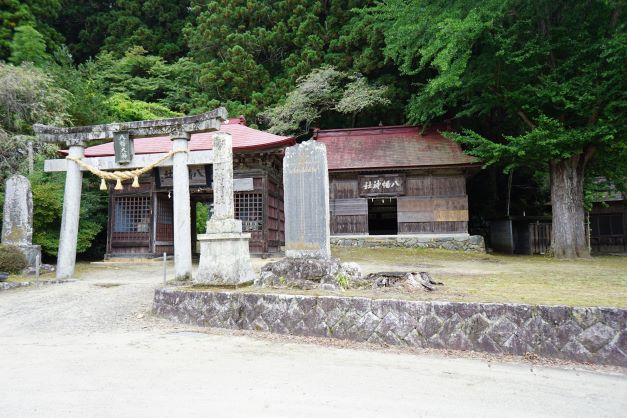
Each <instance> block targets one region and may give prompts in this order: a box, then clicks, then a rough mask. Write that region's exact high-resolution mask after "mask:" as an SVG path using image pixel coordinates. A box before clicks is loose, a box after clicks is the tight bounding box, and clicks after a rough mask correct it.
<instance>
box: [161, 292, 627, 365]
mask: <svg viewBox="0 0 627 418" xmlns="http://www.w3.org/2000/svg"><path fill="white" fill-rule="evenodd" d="M153 311H154V313H155V314H156V315H159V316H162V317H165V318H168V319H170V320H175V321H179V322H182V323H187V324H193V325H200V326H210V327H218V328H230V329H244V330H261V331H270V332H274V333H279V334H291V335H301V336H316V337H331V338H339V339H346V340H353V341H366V342H371V343H383V344H391V345H405V346H411V347H430V348H445V349H453V350H474V351H482V352H488V353H507V354H513V355H524V354H526V353H533V354H537V355H539V356H544V357H556V358H561V359H567V360H574V361H578V362H591V363H599V364H612V365H617V366H623V367H627V354H626V353H627V310H626V309H618V308H572V307H566V306H544V305H517V304H496V303H458V302H419V301H401V300H385V299H380V300H373V299H366V298H351V297H336V296H301V295H279V294H255V293H237V292H227V291H219V292H218V291H216V292H212V291H192V290H177V289H173V288H165V289H157V290H156V291H155V298H154V306H153Z"/></svg>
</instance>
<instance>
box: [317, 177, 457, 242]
mask: <svg viewBox="0 0 627 418" xmlns="http://www.w3.org/2000/svg"><path fill="white" fill-rule="evenodd" d="M401 173H404V174H406V187H405V194H404V195H400V196H397V216H398V233H399V234H442V233H466V232H468V196H467V195H466V178H465V176H464V174H463V173H461V172H454V171H448V172H447V171H442V172H432V173H425V172H416V171H414V172H411V171H409V172H401ZM330 177H331V178H330V186H329V187H330V190H329V198H330V208H331V233H332V234H334V235H340V234H367V233H368V198H366V197H362V196H360V193H359V180H358V179H359V173H354V174H353V173H344V174H331V176H330Z"/></svg>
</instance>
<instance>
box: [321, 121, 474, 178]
mask: <svg viewBox="0 0 627 418" xmlns="http://www.w3.org/2000/svg"><path fill="white" fill-rule="evenodd" d="M314 139H315V140H317V141H319V142H322V143H323V144H325V145H326V147H327V158H328V164H329V170H357V169H370V168H375V169H376V168H378V169H381V168H410V167H429V166H467V165H477V164H478V160H477V159H475V158H474V157H471V156H469V155H466V154H464V152H463V151H462V149H461V147H460V146H459V144H457V143H455V142H453V141H451V140H450V139H447V138H444V137H443V136H442V135H440V134H439V133H438V132H437V131H436V130H430V131H427V132H425V133H424V134H421V133H420V128H419V127H416V126H381V127H372V128H355V129H327V130H319V131H317V132H316V133H315V134H314Z"/></svg>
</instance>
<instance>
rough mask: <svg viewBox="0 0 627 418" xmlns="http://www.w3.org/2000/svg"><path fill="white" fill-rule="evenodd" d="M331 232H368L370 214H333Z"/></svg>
mask: <svg viewBox="0 0 627 418" xmlns="http://www.w3.org/2000/svg"><path fill="white" fill-rule="evenodd" d="M331 233H332V234H334V235H336V234H367V233H368V215H355V216H346V215H339V216H338V215H333V216H331Z"/></svg>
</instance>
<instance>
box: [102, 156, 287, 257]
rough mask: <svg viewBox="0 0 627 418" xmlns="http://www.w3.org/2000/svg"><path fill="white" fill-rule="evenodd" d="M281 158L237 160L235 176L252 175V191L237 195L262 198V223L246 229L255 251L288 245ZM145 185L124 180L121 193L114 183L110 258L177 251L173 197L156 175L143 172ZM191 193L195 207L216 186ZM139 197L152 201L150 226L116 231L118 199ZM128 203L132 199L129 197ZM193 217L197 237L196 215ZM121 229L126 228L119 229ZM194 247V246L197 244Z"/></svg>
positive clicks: (150, 205) (191, 190)
mask: <svg viewBox="0 0 627 418" xmlns="http://www.w3.org/2000/svg"><path fill="white" fill-rule="evenodd" d="M281 158H282V157H281V156H280V155H278V154H276V153H275V154H272V155H259V154H243V155H236V156H235V159H234V177H235V178H252V179H253V190H250V191H246V192H238V193H240V194H250V195H254V196H255V197H258V196H261V198H262V216H261V225H260V227H259V228H258V229H255V230H249V231H245V232H248V233H250V234H251V238H250V242H249V248H250V252H251V253H253V254H260V253H269V252H277V251H280V249H281V246H283V245H284V243H285V214H284V212H283V187H282V184H283V180H282V174H281V162H282V159H281ZM140 186H141V187H140V188H139V189H134V188H131V187H130V184H124V189H123V190H119V191H118V190H113V187H112V185H110V189H109V221H108V231H107V254H106V257H124V256H146V257H154V256H160V255H162V254H163V253H164V252H166V253H168V254H172V253H173V252H174V242H173V241H174V239H173V225H172V217H173V214H172V200H171V197H168V192H169V190H168V189H165V188H162V189H157V187H156V184H155V181H154V177H153V176H151V175H145V176H142V178H141V179H140ZM190 193H191V201H192V204H193V205H195V204H196V202H197V201H206V200H209V201H211V199H212V196H213V194H212V192H211V189H209V188H201V187H195V186H192V187H190ZM136 198H139V199H147V201H148V205H149V209H148V210H147V212H146V215H147V220H146V228H145V229H146V230H144V228H141V231H137V230H134V231H128V232H127V231H125V232H116V231H115V230H114V229H115V228H114V224H115V222H116V220H115V218H116V212H115V210H116V209H115V207H116V201H118V200H119V199H136ZM141 201H142V202H143V201H144V200H141ZM125 203H128V202H126V201H125ZM191 209H192V211H191V212H192V218H194V215H195V207H192V208H191ZM118 217H119V214H118ZM190 221H191V222H192V236H193V238H194V237H195V233H194V230H195V219H191V220H190ZM118 229H124V228H119V227H118ZM135 229H137V228H135ZM194 241H195V239H194ZM192 248H193V249H194V248H195V243H194V245H193V246H192Z"/></svg>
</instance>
